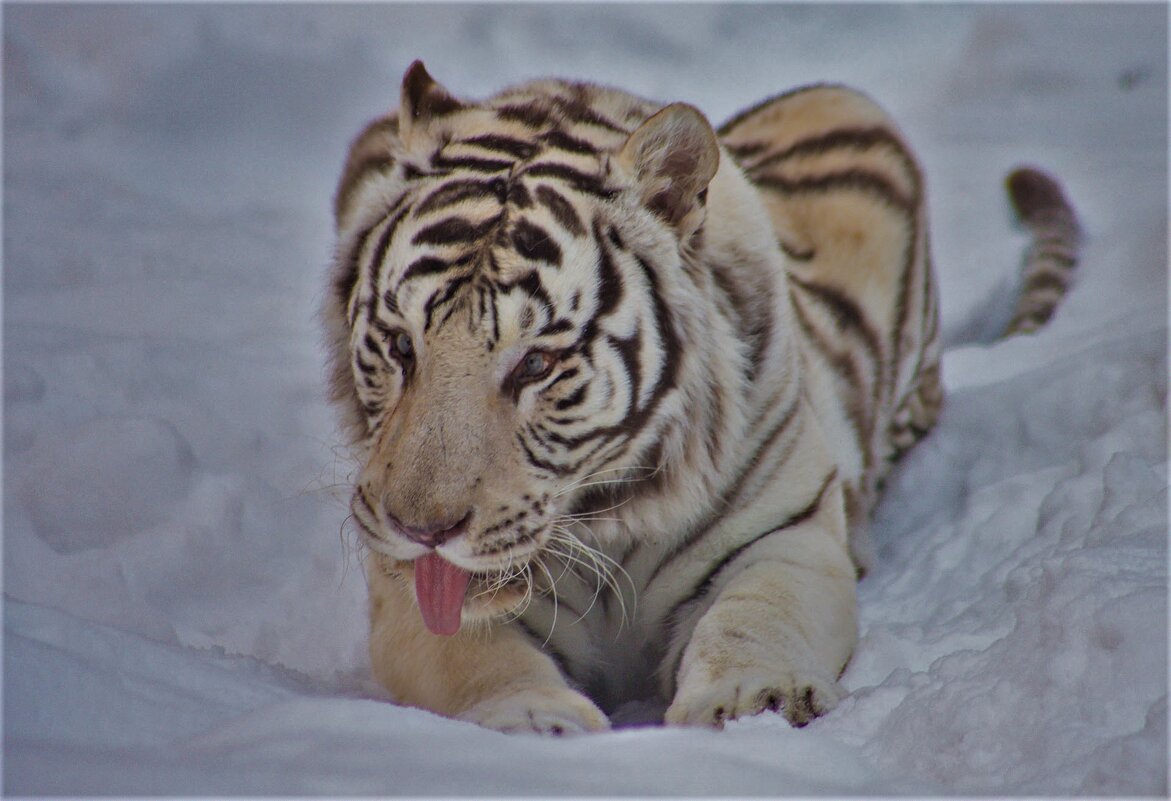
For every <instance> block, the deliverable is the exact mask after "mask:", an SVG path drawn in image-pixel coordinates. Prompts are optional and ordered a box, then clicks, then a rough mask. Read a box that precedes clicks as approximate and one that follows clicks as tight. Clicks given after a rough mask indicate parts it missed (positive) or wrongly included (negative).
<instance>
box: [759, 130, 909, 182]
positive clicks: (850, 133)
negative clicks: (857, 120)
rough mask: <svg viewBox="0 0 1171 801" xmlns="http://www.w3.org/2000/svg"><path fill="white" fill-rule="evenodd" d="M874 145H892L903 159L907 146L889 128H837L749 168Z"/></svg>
mask: <svg viewBox="0 0 1171 801" xmlns="http://www.w3.org/2000/svg"><path fill="white" fill-rule="evenodd" d="M876 146H886V147H890V148H893V149H894V150H896V151H897V152H898V153H899V155H900V156H901V157H903V159H904V160H905V158H906V148H905V147H904V146H903V143H902V140H900V139H899V138H898V137H897V136H895V134H894V133H893V132H892V131H891V130H890V129H889V128H882V127H874V128H839V129H837V130H834V131H830V132H829V133H824V134H818V135H817V136H812V137H810V138H808V139H802V140H800V141H799V142H796V143H795V144H792V145H790V146H789V147H787V148H785V149H784V150H781V151H779V152H777V153H771V154H769V155H768V156H767V157H766V158H763V159H761V160H760V161H759V162H757V163H756V164H754V165H752V171H754V172H755V171H756V170H759V169H763V168H765V167H768V166H769V165H772V164H779V163H780V162H782V161H788V160H789V159H792V158H800V157H803V156H819V155H822V154H824V153H828V152H829V151H831V150H839V149H843V150H869V149H870V148H873V147H876Z"/></svg>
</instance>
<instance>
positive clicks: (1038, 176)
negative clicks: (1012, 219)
mask: <svg viewBox="0 0 1171 801" xmlns="http://www.w3.org/2000/svg"><path fill="white" fill-rule="evenodd" d="M1007 185H1008V194H1009V197H1010V198H1011V199H1012V204H1013V208H1014V209H1015V210H1016V214H1017V217H1018V218H1019V219H1020V221H1021V224H1022V225H1024V226H1025V227H1026V228H1027V229H1029V232H1030V233H1031V234H1032V235H1033V241H1032V244H1030V245H1029V249H1028V250H1027V251H1025V257H1024V262H1023V264H1022V266H1021V290H1020V295H1019V297H1018V298H1017V304H1016V309H1015V310H1014V311H1013V315H1012V320H1011V322H1009V324H1008V327H1007V328H1005V330H1004V334H1003V335H1002V336H1005V337H1010V336H1013V335H1015V334H1027V333H1030V332H1033V331H1036V330H1037V329H1038V328H1040V327H1041V326H1043V325H1044V324H1045V323H1046V322H1048V320H1049V318H1050V317H1052V316H1053V312H1054V311H1056V310H1057V306H1058V304H1060V303H1061V299H1062V298H1063V297H1064V296H1065V293H1066V291H1067V290H1068V289H1069V286H1070V283H1071V280H1072V278H1073V270H1074V268H1075V267H1076V266H1077V261H1078V252H1079V249H1080V246H1081V229H1080V227H1079V226H1078V221H1077V214H1076V213H1075V212H1074V210H1073V206H1072V205H1071V204H1070V202H1069V201H1068V200H1067V199H1066V197H1065V194H1064V193H1063V192H1062V191H1061V186H1060V185H1059V184H1058V183H1057V181H1055V180H1054V179H1053V178H1052V177H1051V176H1049V175H1047V174H1046V173H1044V172H1041V171H1040V170H1038V169H1035V168H1033V167H1019V168H1017V169H1016V170H1013V172H1012V173H1011V174H1010V175H1009V176H1008V181H1007Z"/></svg>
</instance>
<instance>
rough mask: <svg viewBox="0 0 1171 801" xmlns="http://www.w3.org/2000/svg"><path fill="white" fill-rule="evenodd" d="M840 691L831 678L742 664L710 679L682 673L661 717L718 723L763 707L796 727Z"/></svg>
mask: <svg viewBox="0 0 1171 801" xmlns="http://www.w3.org/2000/svg"><path fill="white" fill-rule="evenodd" d="M688 678H690V677H688ZM843 695H844V693H843V692H842V690H841V688H840V687H839V686H838V683H837V682H836V681H834V680H833V679H832V678H827V677H821V676H812V675H805V676H797V675H785V671H769V670H767V669H757V670H753V669H745V670H742V671H733V672H730V673H726V674H724V675H723V676H721V677H720V678H719V679H715V680H710V681H703V680H700V679H698V678H695V679H692V680H688V679H685V680H684V681H683V682H682V683H681V684H680V686H679V690H678V691H677V692H676V693H675V700H674V701H672V702H671V706H670V707H668V708H667V714H666V716H665V720H666V722H667V723H668V724H670V725H684V726H714V727H716V728H722V727H723V725H724V723H725V721H729V720H735V719H736V718H742V717H746V716H748V715H756V714H759V713H761V712H764V711H766V710H767V711H772V712H780V713H781V714H783V715H784V716H785V719H786V720H788V721H789V723H790V724H792V725H793V726H796V727H798V728H800V727H801V726H804V725H805V724H807V723H808V722H809V721H811V720H813V719H814V718H816V717H820V716H821V715H824V714H825V713H826V712H829V711H830V710H831V709H833V708H834V707H835V706H837V705H838V701H840V700H841V699H842V697H843Z"/></svg>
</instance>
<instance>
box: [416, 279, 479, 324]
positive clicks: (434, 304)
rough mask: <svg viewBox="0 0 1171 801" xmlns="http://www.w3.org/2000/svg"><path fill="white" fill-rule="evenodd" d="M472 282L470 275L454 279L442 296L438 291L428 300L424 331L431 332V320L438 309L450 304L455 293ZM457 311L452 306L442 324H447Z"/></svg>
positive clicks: (425, 308) (425, 307) (425, 310)
mask: <svg viewBox="0 0 1171 801" xmlns="http://www.w3.org/2000/svg"><path fill="white" fill-rule="evenodd" d="M471 280H472V276H471V275H470V274H468V275H461V276H459V277H458V278H456V279H454V280H453V281H452V282H451V283H450V284H448V285H447V287H446V289H445V290H444V292H443V294H442V295H440V294H439V291H438V290H436V291H435V292H434V293H433V294H432V295H431V297H430V298H428V299H427V303H426V304H425V305H424V307H423V309H424V315H425V316H424V318H423V330H424V331H430V330H431V319H432V316H433V315H434V313H435V310H436V309H438V308H439V307H440V306H442V305H444V304H445V303H447V302H449V301H450V300H451V299H452V298H453V297H454V296H455V293H456V292H458V291H459V290H460V288H462V287H463V286H464V285H465V284H467V283H468V282H469V281H471ZM455 309H456V306H455V305H452V307H451V309H449V310H448V312H447V314H446V315H445V316H444V318H443V320H442V321H441V322H442V323H445V322H447V320H448V318H449V317H451V315H452V313H454V312H455Z"/></svg>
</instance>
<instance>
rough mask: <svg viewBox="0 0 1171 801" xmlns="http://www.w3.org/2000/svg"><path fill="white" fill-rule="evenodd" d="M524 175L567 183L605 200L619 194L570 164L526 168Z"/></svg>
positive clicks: (545, 164)
mask: <svg viewBox="0 0 1171 801" xmlns="http://www.w3.org/2000/svg"><path fill="white" fill-rule="evenodd" d="M522 174H523V175H525V176H531V177H534V178H557V179H559V180H562V181H565V182H566V183H568V184H569V185H570V186H572V187H573V188H574V189H576V190H577V191H579V192H585V193H586V194H589V195H595V196H597V197H601V198H605V199H609V198H612V197H613V196H614V195H616V194H617V191H616V190H613V189H609V188H607V187H606V186H605V184H604V183H603V182H602V179H601V177H599V176H597V175H590V174H589V173H584V172H582V171H581V170H578V169H575V168H573V167H570V166H569V165H568V164H558V163H556V162H543V163H541V164H534V165H532V166H531V167H526V168H525V169H524V171H523V173H522Z"/></svg>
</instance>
